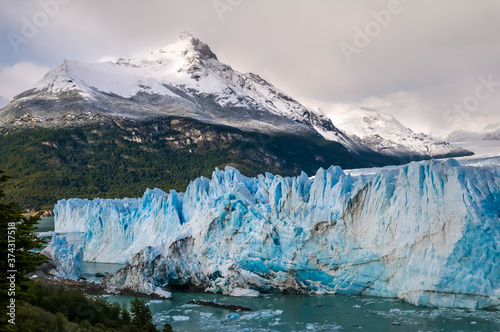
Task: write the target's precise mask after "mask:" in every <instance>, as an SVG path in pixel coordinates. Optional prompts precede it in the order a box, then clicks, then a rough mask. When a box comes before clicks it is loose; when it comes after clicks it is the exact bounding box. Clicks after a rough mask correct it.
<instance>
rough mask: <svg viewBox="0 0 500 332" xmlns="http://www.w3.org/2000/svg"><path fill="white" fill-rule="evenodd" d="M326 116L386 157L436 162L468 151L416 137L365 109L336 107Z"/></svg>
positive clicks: (382, 115)
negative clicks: (413, 157)
mask: <svg viewBox="0 0 500 332" xmlns="http://www.w3.org/2000/svg"><path fill="white" fill-rule="evenodd" d="M327 116H328V117H329V118H330V119H331V120H332V122H333V124H334V125H335V126H336V127H337V128H341V130H342V131H343V132H344V133H345V134H346V135H348V136H349V137H350V138H352V139H353V140H355V141H357V142H358V143H360V144H362V145H364V146H367V147H369V148H370V149H372V150H374V151H377V152H380V153H382V154H387V155H407V154H412V153H414V154H418V155H422V156H431V157H433V158H439V157H441V156H447V155H448V156H449V155H450V154H456V155H457V156H459V155H464V154H467V151H465V150H464V149H461V148H459V147H454V146H453V145H451V144H450V143H448V142H445V141H440V140H436V139H434V138H432V137H429V136H427V135H425V134H422V133H415V132H413V131H412V130H411V129H409V128H407V127H405V126H403V125H402V124H401V123H400V122H399V121H398V120H396V119H395V118H394V117H392V116H390V115H388V114H385V113H381V112H377V111H375V110H371V109H368V108H360V107H349V106H348V105H335V107H334V108H333V109H332V110H329V111H328V113H327Z"/></svg>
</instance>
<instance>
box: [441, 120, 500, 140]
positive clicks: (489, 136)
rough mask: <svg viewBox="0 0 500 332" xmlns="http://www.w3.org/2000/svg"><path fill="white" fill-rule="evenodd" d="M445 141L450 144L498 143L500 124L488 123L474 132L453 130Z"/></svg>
mask: <svg viewBox="0 0 500 332" xmlns="http://www.w3.org/2000/svg"><path fill="white" fill-rule="evenodd" d="M476 126H477V125H476ZM446 140H448V141H450V142H474V141H500V122H493V123H489V124H488V125H486V126H484V127H483V128H481V129H479V130H475V131H469V130H455V131H453V132H451V133H450V134H449V135H448V136H447V137H446Z"/></svg>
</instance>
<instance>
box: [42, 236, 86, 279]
mask: <svg viewBox="0 0 500 332" xmlns="http://www.w3.org/2000/svg"><path fill="white" fill-rule="evenodd" d="M41 253H42V254H43V255H45V256H47V257H48V258H50V259H51V260H52V262H53V263H54V268H53V269H52V271H50V272H49V274H52V275H53V276H55V277H58V278H68V279H79V278H80V277H81V276H83V258H82V256H83V253H82V247H81V246H76V245H74V244H69V243H68V241H67V240H66V237H65V236H59V235H57V234H55V235H54V236H53V237H52V240H51V241H50V243H49V245H48V246H47V247H46V248H44V249H43V250H42V252H41Z"/></svg>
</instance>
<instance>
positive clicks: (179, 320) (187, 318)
mask: <svg viewBox="0 0 500 332" xmlns="http://www.w3.org/2000/svg"><path fill="white" fill-rule="evenodd" d="M172 319H173V320H174V321H176V322H183V321H186V320H189V317H188V316H172Z"/></svg>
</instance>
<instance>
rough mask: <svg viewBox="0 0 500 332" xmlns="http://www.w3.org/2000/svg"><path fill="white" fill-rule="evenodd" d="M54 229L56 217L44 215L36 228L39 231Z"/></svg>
mask: <svg viewBox="0 0 500 332" xmlns="http://www.w3.org/2000/svg"><path fill="white" fill-rule="evenodd" d="M53 230H54V217H42V218H41V220H40V222H39V223H38V227H37V229H36V231H37V232H51V231H53Z"/></svg>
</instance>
